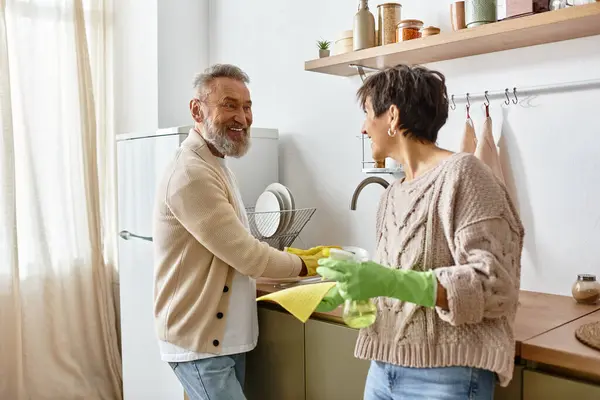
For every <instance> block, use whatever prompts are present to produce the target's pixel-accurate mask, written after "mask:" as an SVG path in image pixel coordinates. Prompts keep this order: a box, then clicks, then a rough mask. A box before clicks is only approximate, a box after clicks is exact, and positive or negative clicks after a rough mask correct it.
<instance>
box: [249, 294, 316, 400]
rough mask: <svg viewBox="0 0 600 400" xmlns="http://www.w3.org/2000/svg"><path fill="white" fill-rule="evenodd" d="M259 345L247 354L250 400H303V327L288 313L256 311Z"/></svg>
mask: <svg viewBox="0 0 600 400" xmlns="http://www.w3.org/2000/svg"><path fill="white" fill-rule="evenodd" d="M258 323H259V337H258V346H257V347H256V348H255V349H254V350H253V351H251V352H250V353H248V356H247V361H246V382H245V383H246V384H245V390H244V391H245V393H246V397H247V398H248V399H249V400H282V399H286V400H304V399H305V394H304V387H305V383H304V326H303V324H302V322H300V321H298V320H297V319H296V318H294V317H292V316H291V315H289V314H287V313H283V312H280V311H276V310H272V309H268V308H263V307H260V306H259V308H258Z"/></svg>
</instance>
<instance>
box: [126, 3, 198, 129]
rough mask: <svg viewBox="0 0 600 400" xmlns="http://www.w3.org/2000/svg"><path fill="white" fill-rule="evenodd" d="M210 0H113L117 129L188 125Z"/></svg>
mask: <svg viewBox="0 0 600 400" xmlns="http://www.w3.org/2000/svg"><path fill="white" fill-rule="evenodd" d="M208 4H209V2H208V0H118V1H117V2H115V14H114V20H115V29H114V46H115V59H114V74H115V130H116V132H117V134H118V133H126V132H146V131H149V132H153V131H155V130H156V129H158V128H167V127H171V126H179V125H189V124H190V122H191V119H190V116H189V100H190V99H191V96H192V95H193V89H192V80H193V77H194V74H195V73H196V72H199V71H202V70H203V69H204V68H206V67H207V66H208V34H209V24H208Z"/></svg>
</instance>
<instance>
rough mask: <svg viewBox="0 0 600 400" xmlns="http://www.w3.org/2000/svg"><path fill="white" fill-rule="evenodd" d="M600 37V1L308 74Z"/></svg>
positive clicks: (340, 59)
mask: <svg viewBox="0 0 600 400" xmlns="http://www.w3.org/2000/svg"><path fill="white" fill-rule="evenodd" d="M599 34H600V3H593V4H587V5H584V6H576V7H570V8H565V9H562V10H557V11H549V12H545V13H542V14H537V15H531V16H526V17H521V18H516V19H511V20H505V21H501V22H496V23H493V24H487V25H482V26H479V27H476V28H471V29H462V30H460V31H456V32H442V33H441V34H439V35H435V36H429V37H425V38H420V39H415V40H411V41H407V42H401V43H394V44H388V45H385V46H378V47H373V48H370V49H364V50H359V51H354V52H351V53H346V54H339V55H334V56H331V57H326V58H321V59H316V60H310V61H306V63H305V65H304V69H305V70H306V71H313V72H321V73H325V74H331V75H339V76H352V75H357V74H358V72H357V70H356V68H354V67H351V66H350V65H351V64H357V65H362V66H365V67H371V68H378V69H383V68H386V67H391V66H394V65H396V64H400V63H405V64H412V65H414V64H426V63H431V62H436V61H444V60H452V59H456V58H461V57H468V56H474V55H478V54H486V53H493V52H496V51H502V50H510V49H517V48H521V47H528V46H535V45H539V44H545V43H553V42H560V41H563V40H569V39H576V38H581V37H586V36H593V35H599Z"/></svg>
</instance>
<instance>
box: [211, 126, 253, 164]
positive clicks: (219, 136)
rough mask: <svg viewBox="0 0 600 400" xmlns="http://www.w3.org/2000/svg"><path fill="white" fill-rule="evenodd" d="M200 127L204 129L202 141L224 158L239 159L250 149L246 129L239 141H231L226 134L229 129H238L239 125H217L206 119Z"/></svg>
mask: <svg viewBox="0 0 600 400" xmlns="http://www.w3.org/2000/svg"><path fill="white" fill-rule="evenodd" d="M202 127H203V128H204V132H203V133H204V135H203V136H204V140H206V141H207V142H208V143H210V144H211V145H212V146H213V147H214V149H215V150H216V151H218V152H219V153H221V154H222V155H224V156H227V157H234V158H240V157H242V156H243V155H245V154H246V153H247V152H248V150H249V149H250V137H249V134H248V130H247V129H245V130H244V131H243V132H241V133H243V134H244V135H245V136H244V138H243V139H242V140H240V141H235V140H232V139H231V138H230V137H229V136H228V134H227V130H228V129H229V128H232V127H233V128H239V125H235V124H228V125H225V124H223V125H217V124H215V123H213V121H211V120H210V119H208V118H206V119H205V120H204V122H203V123H202Z"/></svg>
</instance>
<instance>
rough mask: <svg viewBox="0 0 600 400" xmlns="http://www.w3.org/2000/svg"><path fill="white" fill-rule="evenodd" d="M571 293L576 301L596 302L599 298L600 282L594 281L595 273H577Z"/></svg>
mask: <svg viewBox="0 0 600 400" xmlns="http://www.w3.org/2000/svg"><path fill="white" fill-rule="evenodd" d="M571 294H572V295H573V298H574V299H575V301H577V302H578V303H582V304H596V302H597V301H598V299H600V284H599V283H598V282H596V275H590V274H579V275H577V280H576V281H575V283H574V284H573V287H572V288H571Z"/></svg>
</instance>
